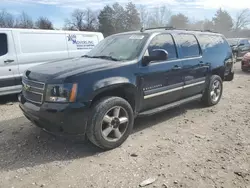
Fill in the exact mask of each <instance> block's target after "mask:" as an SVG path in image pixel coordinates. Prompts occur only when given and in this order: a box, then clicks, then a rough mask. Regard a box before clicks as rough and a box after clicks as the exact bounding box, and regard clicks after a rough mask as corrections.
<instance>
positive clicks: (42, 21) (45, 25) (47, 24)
mask: <svg viewBox="0 0 250 188" xmlns="http://www.w3.org/2000/svg"><path fill="white" fill-rule="evenodd" d="M35 25H36V27H37V28H39V29H54V28H53V24H52V22H51V21H50V20H49V19H48V18H46V17H40V18H38V20H37V21H36V23H35Z"/></svg>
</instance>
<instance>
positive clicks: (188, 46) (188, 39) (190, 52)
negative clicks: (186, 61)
mask: <svg viewBox="0 0 250 188" xmlns="http://www.w3.org/2000/svg"><path fill="white" fill-rule="evenodd" d="M175 39H176V41H177V43H178V44H179V45H180V48H181V52H182V55H183V57H184V58H188V57H196V56H199V55H200V50H199V45H198V43H197V40H196V38H195V37H194V35H190V34H179V35H177V36H176V37H175Z"/></svg>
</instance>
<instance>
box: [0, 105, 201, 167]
mask: <svg viewBox="0 0 250 188" xmlns="http://www.w3.org/2000/svg"><path fill="white" fill-rule="evenodd" d="M194 108H202V105H201V104H200V103H198V102H193V103H190V104H187V105H183V106H180V107H177V108H174V109H171V110H168V111H165V112H162V113H159V114H156V115H153V116H148V117H144V118H137V119H136V120H135V126H134V131H133V133H132V134H134V133H137V132H140V131H142V130H143V129H146V128H150V127H153V126H155V125H157V124H159V123H161V122H164V121H167V120H169V119H171V118H174V117H176V116H179V115H180V114H183V113H186V111H187V110H190V109H194ZM0 124H1V126H0V138H1V139H0V151H1V152H0V169H1V170H0V171H8V170H16V169H20V168H27V167H33V166H37V165H44V164H47V163H50V162H55V161H60V162H62V163H63V164H64V163H68V162H70V160H72V159H78V158H85V157H88V156H96V155H98V154H100V153H102V152H103V151H102V150H101V149H99V148H97V147H95V146H93V145H92V144H91V143H90V142H89V141H86V140H85V141H84V142H83V139H80V140H79V139H75V138H74V139H73V137H71V138H70V137H58V136H52V135H50V134H48V133H46V132H44V131H41V130H40V129H39V128H36V127H35V126H32V124H31V123H30V122H29V121H27V120H26V119H25V118H24V117H21V118H17V119H14V120H9V121H5V122H0ZM8 127H14V129H10V128H8ZM1 128H4V130H1Z"/></svg>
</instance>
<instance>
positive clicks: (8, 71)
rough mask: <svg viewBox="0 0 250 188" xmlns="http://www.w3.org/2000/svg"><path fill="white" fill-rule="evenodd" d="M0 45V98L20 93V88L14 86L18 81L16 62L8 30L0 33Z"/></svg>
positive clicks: (10, 33)
mask: <svg viewBox="0 0 250 188" xmlns="http://www.w3.org/2000/svg"><path fill="white" fill-rule="evenodd" d="M0 45H1V48H0V96H1V95H6V94H11V93H18V92H19V91H21V87H20V86H18V87H17V86H16V85H17V82H18V80H19V71H18V61H17V57H16V50H15V46H14V40H13V35H12V32H11V31H10V30H1V31H0Z"/></svg>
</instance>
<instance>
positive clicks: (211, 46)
mask: <svg viewBox="0 0 250 188" xmlns="http://www.w3.org/2000/svg"><path fill="white" fill-rule="evenodd" d="M197 39H198V41H199V43H200V47H201V49H202V51H203V57H207V58H209V59H211V58H212V59H213V58H217V59H218V58H219V57H222V58H225V57H227V56H229V55H230V53H231V48H230V46H229V44H228V42H227V41H226V40H225V39H224V38H223V37H221V36H218V35H207V34H200V35H197Z"/></svg>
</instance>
